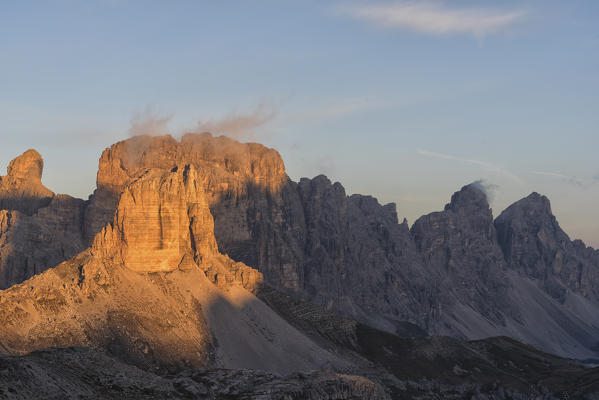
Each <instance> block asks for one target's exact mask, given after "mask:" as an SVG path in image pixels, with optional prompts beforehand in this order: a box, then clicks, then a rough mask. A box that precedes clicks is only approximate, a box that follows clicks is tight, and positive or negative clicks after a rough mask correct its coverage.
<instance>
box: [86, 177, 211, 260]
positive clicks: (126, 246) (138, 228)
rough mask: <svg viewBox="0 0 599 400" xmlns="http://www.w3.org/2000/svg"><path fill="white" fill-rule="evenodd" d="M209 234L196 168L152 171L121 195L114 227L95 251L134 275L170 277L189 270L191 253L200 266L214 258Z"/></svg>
mask: <svg viewBox="0 0 599 400" xmlns="http://www.w3.org/2000/svg"><path fill="white" fill-rule="evenodd" d="M213 232H214V222H213V220H212V215H211V214H210V209H209V208H208V203H207V202H206V198H205V194H204V191H203V187H202V186H201V185H200V184H199V181H198V178H197V171H196V170H195V168H194V167H192V166H189V165H187V166H182V167H178V168H175V169H174V170H173V172H171V173H166V174H165V173H164V172H163V171H162V170H159V169H153V170H148V171H147V172H145V173H143V174H142V175H141V176H140V177H139V178H137V179H135V180H134V181H133V182H132V183H131V184H129V185H128V186H127V187H126V188H125V189H124V191H123V193H122V195H121V197H120V200H119V203H118V206H117V209H116V214H115V217H114V222H113V223H112V224H111V225H109V226H108V227H107V228H106V229H105V230H104V231H103V232H101V233H100V235H99V236H98V238H97V239H96V243H95V245H94V248H101V249H102V250H104V251H106V252H110V253H112V252H115V251H117V252H119V253H120V255H121V257H122V261H123V262H124V264H125V266H127V267H128V268H130V269H132V270H134V271H137V272H156V271H172V270H175V269H177V268H178V267H179V265H180V264H181V262H182V261H185V262H184V264H185V265H186V266H187V267H189V266H190V265H189V263H190V261H189V260H190V257H191V259H193V257H194V256H195V255H196V254H194V253H196V252H197V257H198V260H199V261H200V262H201V260H202V259H206V258H210V257H211V256H213V255H215V254H216V253H217V246H216V240H215V239H214V233H213ZM185 256H187V257H185ZM184 259H185V260H184Z"/></svg>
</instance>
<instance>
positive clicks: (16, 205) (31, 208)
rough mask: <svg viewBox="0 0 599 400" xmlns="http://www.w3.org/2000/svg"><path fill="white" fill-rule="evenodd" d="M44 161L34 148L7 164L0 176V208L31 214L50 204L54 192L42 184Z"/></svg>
mask: <svg viewBox="0 0 599 400" xmlns="http://www.w3.org/2000/svg"><path fill="white" fill-rule="evenodd" d="M43 169H44V161H43V160H42V156H40V154H39V153H38V152H37V151H35V150H27V151H26V152H25V153H23V154H22V155H20V156H19V157H17V158H15V159H14V160H12V161H11V162H10V164H9V165H8V170H7V175H6V176H2V177H0V209H5V210H16V211H20V212H22V213H25V214H27V215H32V214H33V213H34V212H35V211H37V210H38V209H40V208H42V207H45V206H47V205H48V204H50V201H51V200H52V198H53V197H54V193H52V191H51V190H49V189H47V188H46V187H44V185H42V172H43Z"/></svg>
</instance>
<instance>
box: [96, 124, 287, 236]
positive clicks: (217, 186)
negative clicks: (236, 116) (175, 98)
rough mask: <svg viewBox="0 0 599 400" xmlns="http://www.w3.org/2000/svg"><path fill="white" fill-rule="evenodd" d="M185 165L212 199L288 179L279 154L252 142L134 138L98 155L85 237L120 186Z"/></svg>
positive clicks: (109, 210) (274, 187) (104, 216)
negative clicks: (145, 172) (192, 168)
mask: <svg viewBox="0 0 599 400" xmlns="http://www.w3.org/2000/svg"><path fill="white" fill-rule="evenodd" d="M185 164H189V165H193V166H195V167H196V168H197V169H198V170H202V172H201V174H200V175H201V177H202V183H203V184H204V186H205V189H206V192H207V193H208V194H209V196H210V197H211V198H214V197H215V196H221V195H225V194H226V193H235V194H242V193H244V192H247V190H248V187H253V186H256V187H260V188H262V189H267V190H268V191H269V192H272V193H276V192H277V191H278V190H279V189H280V187H281V186H282V185H283V184H284V183H285V182H286V181H287V179H288V178H287V175H286V174H285V168H284V165H283V161H282V160H281V157H280V155H279V153H277V152H276V151H275V150H272V149H268V148H266V147H264V146H262V145H260V144H257V143H247V144H241V143H239V142H237V141H234V140H232V139H229V138H226V137H223V136H221V137H217V138H215V137H213V136H212V135H210V134H202V135H197V134H188V135H185V136H184V137H183V138H182V139H181V141H177V140H176V139H174V138H172V137H171V136H160V137H149V136H138V137H134V138H131V139H129V140H126V141H122V142H119V143H116V144H114V145H112V146H111V147H110V148H108V149H106V150H105V151H104V152H103V153H102V156H101V158H100V163H99V169H98V176H97V189H96V191H95V192H94V195H93V196H92V199H91V203H90V206H89V207H88V209H87V211H86V234H87V236H88V239H91V238H93V236H94V235H95V234H96V233H97V232H99V230H100V229H101V228H102V227H103V226H104V225H105V224H106V223H107V222H109V221H110V220H111V219H112V214H113V212H114V210H115V208H116V205H117V202H118V200H119V197H120V194H121V192H122V190H123V188H124V187H125V185H127V184H128V183H130V182H131V180H132V179H133V178H134V177H136V176H137V175H138V174H139V173H140V172H142V171H143V170H145V169H150V168H158V169H162V170H171V169H173V168H174V167H176V166H177V165H185Z"/></svg>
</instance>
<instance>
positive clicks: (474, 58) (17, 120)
mask: <svg viewBox="0 0 599 400" xmlns="http://www.w3.org/2000/svg"><path fill="white" fill-rule="evenodd" d="M598 22H599V2H597V1H594V0H589V1H551V0H547V1H545V0H544V1H533V0H531V1H449V0H446V1H425V2H413V1H412V2H406V1H395V2H385V1H341V0H340V1H330V2H326V1H307V0H302V1H284V2H282V1H261V0H256V1H251V2H248V1H240V2H233V1H226V2H208V1H205V2H201V1H169V2H166V1H155V2H152V1H128V0H112V1H111V0H104V1H91V0H90V1H77V0H62V1H52V0H48V1H40V2H29V1H19V2H3V3H2V4H1V5H0V120H1V121H2V124H1V125H0V139H1V143H2V145H1V146H0V168H2V169H3V170H4V168H5V166H6V165H7V164H8V162H9V161H10V159H12V158H13V157H14V156H16V155H18V154H20V153H22V152H23V151H24V150H26V149H28V148H35V149H37V150H38V151H40V152H41V153H42V155H43V156H44V158H45V161H46V170H45V175H44V183H45V184H46V185H47V186H48V187H49V188H51V189H52V190H54V191H56V192H62V193H69V194H72V195H76V196H79V197H83V198H86V197H87V196H88V195H89V194H90V193H91V191H92V190H93V188H94V186H95V173H96V169H97V160H98V157H99V155H100V153H101V151H102V150H103V149H104V148H105V147H106V146H108V145H110V144H111V143H113V142H114V141H116V140H119V139H123V138H126V137H128V136H129V135H130V134H131V133H137V132H140V131H147V132H148V133H166V132H169V133H172V134H173V135H179V134H181V133H182V132H185V131H194V130H203V129H211V130H214V131H216V133H224V134H228V135H231V136H234V137H236V138H239V139H240V140H244V141H247V140H255V141H259V142H262V143H265V144H267V145H269V146H272V147H275V148H276V149H278V150H279V151H280V152H281V154H282V156H283V158H284V160H285V162H286V165H287V169H288V173H289V175H290V176H291V177H292V178H293V179H298V178H300V177H302V176H309V177H312V176H314V175H317V174H320V173H324V174H326V175H328V176H329V177H330V178H331V179H332V180H338V181H340V182H342V183H343V184H344V186H345V187H346V190H347V191H348V193H366V194H373V195H375V196H376V197H378V198H379V199H380V200H381V201H382V202H391V201H393V202H397V204H398V211H399V214H400V217H404V216H405V217H407V218H408V220H409V222H410V223H412V222H413V221H414V220H415V218H417V217H418V216H419V215H421V214H423V213H427V212H431V211H435V210H439V209H441V208H442V207H443V205H444V204H445V203H446V202H447V201H448V200H449V197H450V196H451V194H452V193H453V192H454V191H456V190H458V189H459V188H460V187H461V186H463V185H465V184H467V183H470V182H472V181H474V180H478V179H483V180H485V182H487V184H488V185H489V186H490V187H491V192H493V200H492V203H491V205H492V207H493V209H494V212H495V214H496V215H497V214H498V213H499V212H500V211H501V210H502V209H503V208H505V206H507V205H508V204H510V203H511V202H513V201H516V200H518V199H519V198H521V197H523V196H526V195H527V194H529V193H530V192H532V191H538V192H540V193H543V194H545V195H547V196H548V197H549V198H550V199H551V201H552V207H553V211H554V213H555V214H556V216H557V217H558V220H559V221H560V223H561V225H562V226H563V227H564V228H565V229H566V231H567V232H568V233H569V234H570V236H571V237H573V238H582V239H583V240H585V242H587V243H588V244H592V245H594V246H595V247H599V222H598V221H599V207H598V201H597V200H599V161H598V160H599V159H598V157H597V149H598V148H599V23H598Z"/></svg>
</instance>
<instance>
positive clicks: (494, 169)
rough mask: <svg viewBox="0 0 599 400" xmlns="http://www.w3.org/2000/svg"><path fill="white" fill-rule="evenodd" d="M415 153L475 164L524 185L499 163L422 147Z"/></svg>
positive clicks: (516, 176)
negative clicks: (437, 151)
mask: <svg viewBox="0 0 599 400" xmlns="http://www.w3.org/2000/svg"><path fill="white" fill-rule="evenodd" d="M417 153H418V154H421V155H423V156H427V157H433V158H440V159H443V160H451V161H458V162H461V163H465V164H472V165H476V166H479V167H481V168H483V169H484V170H486V171H489V172H493V173H495V174H497V175H499V176H502V177H504V178H507V179H509V180H511V181H512V182H515V183H517V184H518V185H524V181H523V180H522V179H520V177H519V176H518V175H516V174H514V173H513V172H510V171H508V170H507V169H505V168H504V167H502V166H500V165H496V164H493V163H490V162H487V161H481V160H475V159H472V158H462V157H456V156H452V155H450V154H442V153H436V152H434V151H428V150H422V149H418V150H417Z"/></svg>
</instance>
